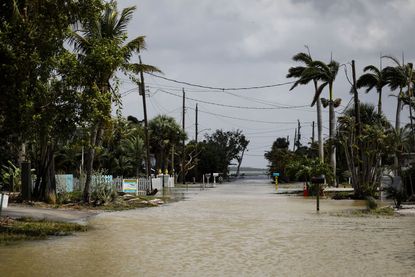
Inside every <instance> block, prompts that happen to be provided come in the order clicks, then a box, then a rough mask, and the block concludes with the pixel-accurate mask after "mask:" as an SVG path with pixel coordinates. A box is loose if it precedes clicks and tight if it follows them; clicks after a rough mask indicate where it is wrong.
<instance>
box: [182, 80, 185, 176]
mask: <svg viewBox="0 0 415 277" xmlns="http://www.w3.org/2000/svg"><path fill="white" fill-rule="evenodd" d="M182 114H183V119H182V124H183V133H185V126H186V125H185V115H186V92H185V91H184V88H183V112H182ZM185 157H186V153H185V139H184V138H183V142H182V183H183V184H185V183H186V181H185V178H184V177H185V176H184V160H185Z"/></svg>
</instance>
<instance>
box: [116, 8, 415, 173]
mask: <svg viewBox="0 0 415 277" xmlns="http://www.w3.org/2000/svg"><path fill="white" fill-rule="evenodd" d="M118 2H119V8H120V9H121V8H124V7H128V6H133V5H135V6H137V10H136V12H135V14H134V18H133V20H132V22H131V24H130V26H129V36H130V38H133V37H136V36H140V35H145V36H146V41H147V48H148V49H147V50H146V51H144V52H143V53H142V59H143V62H144V63H148V64H152V65H155V66H157V67H159V68H160V69H161V70H162V71H163V73H164V75H163V76H165V77H167V78H171V79H175V80H179V81H185V82H190V83H195V84H201V85H207V86H213V87H221V88H228V87H251V86H261V85H272V84H278V83H284V82H287V81H291V80H289V79H286V78H285V76H286V74H287V71H288V68H289V67H291V66H295V65H296V64H295V63H294V62H293V61H292V60H291V58H292V56H293V55H294V54H296V53H298V52H302V51H306V49H305V47H304V45H308V46H309V48H310V50H311V54H312V56H313V58H314V59H318V60H322V61H325V62H329V60H330V57H331V56H332V57H333V59H334V60H336V61H338V62H339V63H340V64H347V63H349V62H350V61H351V60H352V59H354V60H355V61H356V66H357V75H358V76H359V75H360V74H361V73H362V68H363V67H364V66H366V65H369V64H373V65H376V66H379V65H380V59H379V57H380V55H381V54H388V55H393V56H396V57H397V58H399V59H400V60H401V59H402V53H404V59H405V62H408V61H412V62H414V61H415V59H414V57H415V54H414V49H415V40H414V39H413V22H414V21H413V18H414V16H415V1H411V0H391V1H389V0H349V1H344V0H343V1H341V0H314V1H313V0H278V1H277V0H197V1H196V0H135V1H133V0H128V1H125V0H120V1H118ZM382 63H383V66H387V65H390V64H391V63H390V62H389V61H387V60H383V62H382ZM349 74H351V73H350V67H349ZM349 76H351V75H349ZM145 78H146V85H147V86H148V89H149V91H148V94H149V95H148V98H147V101H148V102H147V103H148V104H147V106H148V114H149V117H150V118H152V117H154V116H156V115H157V114H167V115H169V116H173V117H174V118H176V120H177V122H178V123H180V124H181V122H182V115H181V105H182V100H181V98H180V97H178V96H181V93H182V92H181V91H182V88H184V89H185V91H186V96H187V97H189V98H193V99H196V100H199V111H200V112H199V131H200V134H199V136H198V137H199V140H200V139H202V138H203V135H204V134H205V133H211V132H213V131H215V130H216V129H223V130H236V129H240V130H243V132H244V134H245V135H246V136H247V138H248V139H249V140H250V144H249V147H248V150H249V151H248V152H247V153H246V157H245V159H244V162H243V166H253V167H266V165H267V161H266V160H265V159H264V158H263V154H264V152H265V151H267V150H269V149H270V147H271V145H272V142H273V141H274V140H275V139H276V138H277V137H286V136H287V135H289V136H290V140H291V146H292V140H293V137H294V131H295V128H296V126H297V123H296V122H297V119H299V120H300V122H301V124H302V129H301V131H302V143H303V144H307V143H308V142H309V141H310V139H309V138H310V137H311V133H312V128H311V123H312V121H315V120H316V112H315V107H313V108H311V107H310V106H309V105H310V103H311V100H312V97H313V88H312V87H311V86H303V87H299V88H296V89H295V90H294V91H292V92H289V87H290V86H289V85H285V86H281V87H274V88H269V89H256V90H241V91H230V92H223V91H214V90H206V89H200V88H195V87H190V86H185V85H181V84H177V83H173V82H168V81H165V80H162V79H159V78H155V77H152V76H149V75H146V76H145ZM121 81H122V84H121V88H120V90H121V93H122V95H123V114H124V115H134V116H136V117H138V118H140V119H141V118H143V110H142V102H141V99H140V98H139V97H138V93H137V92H136V91H135V90H133V91H131V89H132V88H134V87H135V86H134V84H132V83H131V82H129V80H128V78H126V77H121ZM349 91H350V84H349V83H348V81H347V79H346V78H345V73H344V67H342V68H341V69H340V71H339V74H338V76H337V79H336V82H335V84H334V94H335V98H341V99H342V106H341V107H339V108H337V112H338V113H341V112H342V111H343V110H344V108H345V106H346V105H347V104H348V102H349V101H350V99H351V96H350V94H349ZM169 93H170V94H169ZM171 94H174V95H176V96H174V95H171ZM390 94H391V92H390V91H385V92H384V98H383V99H384V106H383V108H384V110H385V113H386V115H387V116H388V118H389V119H390V120H391V121H393V123H394V113H395V107H396V98H394V97H390V96H389V95H390ZM322 96H323V97H328V91H327V90H326V91H324V92H323V95H322ZM360 96H361V99H362V101H363V102H370V103H373V104H376V102H377V94H376V92H375V91H373V92H370V93H369V94H365V93H364V91H363V90H362V91H360ZM203 101H204V102H209V103H217V104H220V105H225V106H226V105H228V106H240V107H245V108H231V107H224V106H220V105H213V104H209V103H204V102H203ZM197 102H198V101H194V100H191V99H187V100H186V107H187V109H186V120H185V122H186V126H187V128H186V131H187V133H188V135H189V137H190V138H191V139H194V137H195V111H194V107H195V105H196V103H197ZM299 106H301V107H299ZM247 107H251V108H261V109H247ZM281 107H282V108H281ZM262 108H263V109H262ZM270 108H272V109H270ZM338 115H339V114H337V116H338ZM323 120H324V133H325V134H324V136H325V137H327V135H328V109H325V110H324V119H323ZM402 121H403V123H405V122H408V121H409V119H408V113H407V112H406V111H405V112H404V113H403V114H402Z"/></svg>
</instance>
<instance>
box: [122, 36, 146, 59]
mask: <svg viewBox="0 0 415 277" xmlns="http://www.w3.org/2000/svg"><path fill="white" fill-rule="evenodd" d="M143 49H146V41H145V36H140V37H136V38H135V39H133V40H131V41H129V42H128V43H127V44H126V45H124V46H123V47H122V51H123V52H124V58H125V59H126V60H128V59H130V57H131V55H132V54H133V53H135V52H136V53H138V52H140V50H143Z"/></svg>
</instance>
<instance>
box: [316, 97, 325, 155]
mask: <svg viewBox="0 0 415 277" xmlns="http://www.w3.org/2000/svg"><path fill="white" fill-rule="evenodd" d="M316 105H317V137H318V157H319V158H320V161H321V162H323V163H324V143H323V119H322V111H321V100H320V97H319V98H318V99H317V102H316Z"/></svg>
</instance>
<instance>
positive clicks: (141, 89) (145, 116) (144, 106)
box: [138, 55, 153, 189]
mask: <svg viewBox="0 0 415 277" xmlns="http://www.w3.org/2000/svg"><path fill="white" fill-rule="evenodd" d="M138 59H139V61H140V86H139V94H140V95H141V96H142V97H143V111H144V139H145V144H146V176H147V178H150V189H153V186H152V185H151V171H150V169H151V164H150V143H149V137H148V120H147V105H146V89H145V85H144V74H143V67H142V65H143V63H142V62H141V56H140V55H139V56H138Z"/></svg>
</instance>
